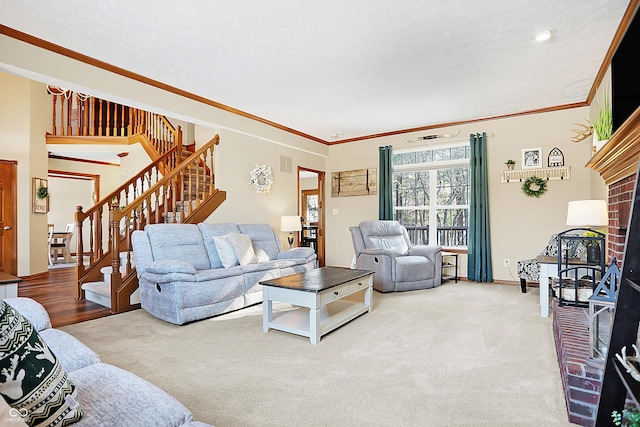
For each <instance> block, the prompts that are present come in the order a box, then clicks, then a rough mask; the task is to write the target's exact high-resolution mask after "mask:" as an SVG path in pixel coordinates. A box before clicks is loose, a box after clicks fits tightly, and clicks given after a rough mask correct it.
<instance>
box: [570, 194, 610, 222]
mask: <svg viewBox="0 0 640 427" xmlns="http://www.w3.org/2000/svg"><path fill="white" fill-rule="evenodd" d="M567 225H569V226H575V227H584V228H590V227H604V226H607V225H609V214H608V213H607V201H606V200H574V201H571V202H569V207H568V208H567Z"/></svg>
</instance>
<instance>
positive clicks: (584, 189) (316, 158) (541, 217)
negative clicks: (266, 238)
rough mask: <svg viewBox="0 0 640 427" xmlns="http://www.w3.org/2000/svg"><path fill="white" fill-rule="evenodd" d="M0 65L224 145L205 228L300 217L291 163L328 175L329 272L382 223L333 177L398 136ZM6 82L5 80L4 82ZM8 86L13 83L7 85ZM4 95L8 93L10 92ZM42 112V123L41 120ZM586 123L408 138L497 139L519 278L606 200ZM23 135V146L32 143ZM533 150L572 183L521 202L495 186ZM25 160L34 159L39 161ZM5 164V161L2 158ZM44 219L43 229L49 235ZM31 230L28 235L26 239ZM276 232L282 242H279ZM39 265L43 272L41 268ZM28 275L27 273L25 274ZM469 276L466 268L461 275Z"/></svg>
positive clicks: (502, 125) (34, 53)
mask: <svg viewBox="0 0 640 427" xmlns="http://www.w3.org/2000/svg"><path fill="white" fill-rule="evenodd" d="M2 64H4V66H7V67H9V68H11V69H14V70H16V71H18V72H21V73H23V74H25V75H27V76H28V77H30V78H33V79H38V80H40V81H44V80H48V81H50V82H52V83H56V84H64V85H66V87H71V88H75V89H77V90H82V91H84V92H87V93H90V94H93V95H95V96H101V97H103V98H106V99H111V100H113V101H115V102H121V103H125V104H128V105H132V106H136V107H138V108H145V109H148V110H150V111H155V112H158V113H162V114H165V115H167V116H169V117H175V118H178V119H179V120H184V121H185V122H191V123H194V124H195V125H196V126H195V128H194V130H193V133H194V137H195V139H196V140H197V141H198V142H199V143H203V142H206V141H208V140H209V139H210V138H211V137H213V135H215V134H216V133H219V134H220V136H221V142H220V145H219V146H217V147H216V153H217V155H216V164H215V172H216V184H217V186H218V187H219V188H220V189H222V190H226V191H227V201H226V202H225V203H224V204H223V205H222V206H221V207H220V209H218V210H217V211H216V212H215V213H214V214H213V215H212V216H211V217H210V218H209V219H208V220H207V221H208V222H226V221H230V222H239V223H242V222H264V223H268V224H270V225H271V226H273V227H274V228H275V229H276V230H277V229H279V222H280V216H281V215H291V214H295V213H296V212H297V207H296V202H297V194H296V193H297V177H296V172H295V171H296V170H297V166H303V167H307V168H311V169H317V170H324V171H326V172H327V179H326V188H325V193H326V207H325V215H326V259H327V265H338V266H348V265H350V263H351V259H352V256H353V251H352V249H351V237H350V234H349V230H348V228H349V226H351V225H356V224H358V223H359V222H360V221H362V220H366V219H376V218H377V216H378V201H377V200H378V199H377V196H358V197H339V198H332V197H330V176H331V172H337V171H342V170H350V169H360V168H371V167H376V168H377V167H378V147H379V146H381V145H388V144H390V145H393V146H394V148H400V147H405V146H406V145H407V144H406V143H404V142H403V140H402V137H401V136H395V137H386V138H377V139H372V140H367V141H362V142H356V143H348V144H339V145H337V146H334V147H327V146H325V145H323V144H318V143H315V142H313V141H310V140H307V139H305V138H302V137H299V136H296V135H292V134H289V133H286V132H283V131H280V130H278V129H276V128H273V127H270V126H268V125H266V124H262V123H258V122H255V121H251V120H249V119H246V118H244V117H240V116H237V115H233V114H231V113H229V112H226V111H223V110H218V109H215V108H213V107H211V106H207V105H203V104H200V103H198V102H195V101H192V100H189V99H185V98H181V97H179V96H177V95H174V94H170V93H167V92H163V91H161V90H159V89H156V88H153V87H149V86H146V85H143V84H140V83H138V82H134V81H131V80H128V79H126V78H124V77H121V76H116V75H113V74H110V73H108V72H106V71H103V70H97V69H95V68H93V67H90V66H88V65H85V64H80V63H77V62H76V61H73V60H71V59H68V58H63V57H59V56H57V55H54V54H52V53H49V52H44V51H42V50H41V49H38V48H36V47H33V46H29V45H26V44H24V43H20V42H17V41H15V40H13V39H10V38H8V37H6V36H3V35H0V65H2ZM26 70H29V71H28V72H27V71H26ZM45 75H46V76H48V77H47V78H46V79H45V78H44V77H43V76H45ZM6 78H7V77H6V76H4V75H2V76H0V81H2V79H6ZM12 79H15V77H12ZM25 82H28V81H27V80H19V83H20V85H21V86H25V90H27V91H28V87H30V85H31V84H30V83H25ZM5 86H11V83H9V84H5ZM6 89H7V90H9V93H13V92H11V91H12V90H14V88H13V87H11V88H6ZM21 94H22V93H21V92H16V93H15V96H17V97H20V96H21ZM12 98H13V97H12ZM0 105H2V104H1V101H0ZM15 107H16V106H15V102H14V101H12V103H11V108H12V110H11V111H7V112H6V113H5V111H4V110H6V108H4V109H3V111H2V114H0V120H7V119H6V118H5V117H3V116H4V115H5V114H7V117H12V118H13V117H17V116H18V114H17V113H16V112H15V111H14V110H13V109H14V108H15ZM29 107H30V106H29V105H22V106H21V105H18V108H21V110H20V112H21V114H20V117H19V118H18V119H17V120H18V121H24V117H25V116H29ZM425 114H428V112H427V113H425ZM43 115H44V116H45V117H46V114H44V113H43ZM588 116H589V115H588V108H586V107H585V108H577V109H572V110H566V111H560V112H552V113H544V114H537V115H528V116H522V117H516V118H509V119H501V120H491V121H486V122H482V123H474V124H469V125H462V126H456V127H452V128H444V129H437V130H432V131H428V132H419V133H414V134H413V135H404V136H405V137H407V138H410V137H412V136H420V135H424V134H428V133H440V132H446V133H450V132H455V131H458V130H460V135H461V136H465V135H469V134H470V133H476V132H483V131H484V132H488V133H493V134H494V136H493V137H491V138H489V140H488V156H489V168H490V172H489V176H490V184H489V185H490V187H489V194H490V203H491V227H492V230H491V235H492V250H493V260H494V277H495V278H496V279H500V280H511V279H513V280H515V265H516V262H517V260H519V259H522V258H528V257H532V256H535V255H537V254H538V253H539V252H540V250H541V249H542V248H543V246H544V245H545V243H546V242H547V240H548V238H549V236H550V235H551V234H552V233H555V232H558V231H561V230H563V229H566V226H565V225H564V222H565V216H566V206H567V202H568V201H569V200H576V199H582V198H591V197H593V196H594V195H600V194H604V184H603V182H602V180H601V179H600V178H599V177H598V176H597V175H595V174H594V173H592V172H591V171H589V170H587V169H585V168H584V164H585V163H586V162H587V160H588V159H589V157H590V156H591V146H590V143H589V142H588V141H585V142H583V143H579V144H576V143H573V142H571V140H570V137H571V136H572V133H571V132H570V129H571V128H572V127H574V123H578V122H582V121H584V120H585V119H587V118H588ZM23 127H24V125H23V126H17V128H19V132H23V131H22V129H23ZM3 129H4V128H3ZM27 133H28V132H27ZM3 134H5V131H4V130H0V138H4V140H5V141H6V140H7V138H6V135H3ZM40 135H42V134H40ZM22 137H23V139H25V140H26V139H28V136H22ZM40 138H42V137H40ZM2 142H3V141H2V140H0V148H1V149H2V150H3V153H4V145H5V144H3V143H2ZM531 147H542V149H543V156H544V162H545V165H546V156H547V155H548V153H549V150H550V149H552V148H553V147H558V148H560V149H561V150H562V151H563V153H564V156H565V164H566V165H568V166H571V167H572V178H571V179H570V180H566V181H552V182H550V183H549V191H548V192H547V194H545V195H543V196H542V197H540V198H539V199H535V198H528V197H526V196H524V194H522V192H521V190H520V185H519V184H518V183H509V184H502V183H500V170H502V169H504V161H505V160H506V159H508V158H513V159H515V160H517V161H518V166H519V165H520V158H521V149H522V148H531ZM38 150H39V151H37V150H32V151H33V152H34V153H38V152H39V153H40V155H41V157H40V156H38V158H37V159H34V160H33V162H32V163H33V165H32V167H37V168H38V170H39V171H40V170H41V171H45V172H46V160H43V159H46V153H45V152H44V151H45V149H44V147H43V148H42V149H41V150H40V149H38ZM20 154H21V158H25V154H24V153H20ZM281 155H285V156H289V157H291V158H292V159H293V161H292V163H293V165H292V166H293V167H292V173H285V172H280V170H279V164H280V156H281ZM31 156H34V157H35V154H31ZM1 157H3V158H4V155H3V156H1ZM18 160H19V159H18ZM256 164H267V165H269V166H270V167H271V169H272V172H273V175H274V184H273V188H272V191H271V193H269V194H264V195H261V194H258V193H256V192H255V191H254V190H253V188H252V187H251V186H250V185H249V172H250V171H251V169H253V168H254V167H255V165H256ZM25 177H26V174H24V172H23V175H21V184H20V185H21V186H22V187H23V188H24V186H25V185H26V184H25V183H24V182H22V181H26V179H25ZM29 186H30V181H29ZM29 203H30V202H29ZM29 203H24V202H22V203H21V205H20V210H21V211H22V212H24V209H25V208H29V209H30V205H29ZM44 217H45V216H43V220H42V227H43V230H44V228H46V219H45V218H44ZM21 231H22V229H21ZM28 231H29V230H26V232H27V234H28ZM280 234H281V239H282V241H283V242H284V241H285V235H284V233H280ZM21 236H22V234H21ZM25 258H28V256H27V257H25V256H22V257H21V259H20V268H21V271H22V272H23V273H22V274H28V272H31V274H33V273H34V272H35V271H37V269H35V271H34V269H33V268H30V267H24V266H23V263H24V262H25ZM462 258H463V259H464V257H462ZM504 258H509V259H510V260H511V269H510V270H507V269H505V268H504V267H502V261H503V259H504ZM44 259H45V260H46V258H44ZM27 265H28V264H27ZM44 266H45V267H46V261H45V265H44ZM25 271H26V272H27V273H24V272H25ZM465 272H466V270H465V269H464V268H463V270H462V274H463V275H464V274H465Z"/></svg>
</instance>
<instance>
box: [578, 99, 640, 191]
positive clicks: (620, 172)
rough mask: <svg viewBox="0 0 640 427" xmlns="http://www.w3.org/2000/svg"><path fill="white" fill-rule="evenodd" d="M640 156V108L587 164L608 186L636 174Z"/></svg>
mask: <svg viewBox="0 0 640 427" xmlns="http://www.w3.org/2000/svg"><path fill="white" fill-rule="evenodd" d="M638 157H640V108H638V109H636V111H635V112H634V113H633V114H632V115H631V116H630V117H629V118H628V119H627V120H626V121H625V122H624V123H623V124H622V126H620V128H619V129H618V130H617V131H616V132H615V133H614V134H613V135H612V136H611V138H610V139H609V142H607V143H606V144H605V145H604V146H603V147H602V148H601V149H600V150H599V151H598V152H597V153H596V154H595V155H594V156H593V157H592V158H591V160H589V162H588V163H587V164H586V165H585V167H587V168H591V169H593V170H595V171H596V172H598V173H599V174H600V176H601V177H602V178H603V179H604V182H605V184H606V185H607V186H609V185H611V184H613V183H615V182H618V181H620V180H621V179H624V178H627V177H629V176H632V175H633V174H635V173H636V172H637V170H638Z"/></svg>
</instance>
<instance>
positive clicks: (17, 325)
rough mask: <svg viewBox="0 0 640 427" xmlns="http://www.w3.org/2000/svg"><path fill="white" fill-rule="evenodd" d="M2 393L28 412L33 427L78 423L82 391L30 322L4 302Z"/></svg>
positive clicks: (0, 321) (0, 318) (0, 316)
mask: <svg viewBox="0 0 640 427" xmlns="http://www.w3.org/2000/svg"><path fill="white" fill-rule="evenodd" d="M0 380H1V381H0V394H2V396H3V397H4V400H5V401H6V402H7V403H8V404H9V405H11V406H12V407H14V408H16V409H19V410H21V411H22V410H25V411H24V416H23V419H24V420H25V422H26V423H27V424H29V425H36V424H38V425H39V424H42V425H50V426H64V425H69V424H71V423H73V422H75V421H78V420H79V419H80V418H81V417H82V415H83V411H82V408H81V407H80V406H79V405H78V403H77V402H78V391H77V389H76V387H75V386H74V384H73V383H72V382H71V381H70V380H69V379H68V378H67V374H66V372H65V370H64V368H63V367H62V365H61V364H60V361H59V360H58V359H57V358H56V356H55V355H54V354H53V353H52V352H51V350H50V349H49V347H48V346H47V344H46V343H45V342H44V341H43V340H42V338H41V337H40V335H39V334H38V332H37V331H36V330H35V329H34V327H33V325H31V323H29V321H28V320H27V319H26V318H25V317H24V316H22V315H21V314H20V313H18V312H17V311H16V310H15V309H14V308H13V307H11V306H10V305H9V304H7V303H6V302H4V301H2V302H1V303H0Z"/></svg>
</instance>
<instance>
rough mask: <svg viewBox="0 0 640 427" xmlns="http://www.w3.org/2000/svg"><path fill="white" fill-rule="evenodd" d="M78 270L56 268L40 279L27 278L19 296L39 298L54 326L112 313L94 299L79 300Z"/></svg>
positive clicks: (22, 284)
mask: <svg viewBox="0 0 640 427" xmlns="http://www.w3.org/2000/svg"><path fill="white" fill-rule="evenodd" d="M74 274H75V270H74V268H73V267H70V268H57V269H51V270H49V274H48V275H46V276H44V277H41V278H37V279H25V280H23V281H22V282H21V283H19V284H18V296H19V297H28V298H32V299H34V300H36V301H38V302H39V303H40V304H42V305H43V306H44V308H46V309H47V312H48V313H49V317H50V318H51V324H52V325H53V327H54V328H57V327H60V326H65V325H70V324H72V323H78V322H84V321H85V320H91V319H97V318H99V317H105V316H110V315H111V313H110V311H109V309H108V308H105V307H103V306H101V305H99V304H96V303H94V302H91V301H87V300H82V301H78V300H77V299H76V290H75V285H74V283H73V280H74Z"/></svg>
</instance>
